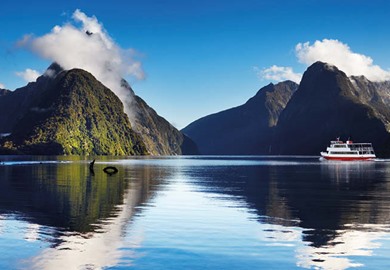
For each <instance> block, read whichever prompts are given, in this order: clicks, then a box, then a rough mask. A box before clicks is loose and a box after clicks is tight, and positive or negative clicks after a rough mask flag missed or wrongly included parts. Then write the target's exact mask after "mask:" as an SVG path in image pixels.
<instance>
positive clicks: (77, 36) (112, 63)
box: [19, 9, 144, 118]
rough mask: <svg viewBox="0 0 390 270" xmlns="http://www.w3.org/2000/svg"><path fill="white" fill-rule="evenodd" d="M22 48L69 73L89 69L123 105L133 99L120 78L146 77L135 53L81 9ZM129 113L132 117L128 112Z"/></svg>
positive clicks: (22, 42) (32, 38) (26, 38)
mask: <svg viewBox="0 0 390 270" xmlns="http://www.w3.org/2000/svg"><path fill="white" fill-rule="evenodd" d="M19 46H23V47H27V48H29V49H30V50H32V51H33V52H35V53H37V54H38V55H39V56H41V57H43V58H45V59H48V60H50V61H53V62H57V63H58V64H59V65H61V66H62V67H63V68H64V69H66V70H69V69H72V68H81V69H84V70H88V71H89V72H91V73H92V74H93V75H94V76H95V77H96V78H97V79H98V80H99V81H101V82H102V83H103V84H104V85H105V86H107V87H108V88H110V89H112V90H113V91H114V92H115V94H116V95H117V96H118V97H119V98H120V99H121V100H122V102H123V103H128V102H129V99H131V96H130V94H129V92H128V91H127V89H126V88H123V87H122V85H121V79H122V78H124V77H126V76H131V77H133V78H136V79H143V78H144V72H143V70H142V68H141V63H140V62H139V61H137V60H135V59H134V50H132V49H122V48H121V47H120V46H119V45H117V44H116V43H115V42H114V40H113V39H112V38H111V37H110V35H109V34H108V33H107V31H106V30H105V29H104V27H103V25H102V24H101V23H100V22H99V21H98V20H97V18H96V17H94V16H92V17H88V16H87V15H86V14H85V13H83V12H81V11H80V10H78V9H77V10H76V11H75V12H74V13H73V16H72V21H71V22H68V23H66V24H64V25H63V26H58V25H57V26H55V27H54V28H53V29H52V30H51V32H50V33H47V34H45V35H43V36H39V37H34V36H31V35H30V36H26V37H24V38H23V40H22V41H20V42H19ZM126 113H127V114H128V115H129V117H130V118H131V115H132V113H131V112H130V111H129V109H128V110H127V112H126Z"/></svg>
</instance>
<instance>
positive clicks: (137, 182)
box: [0, 157, 390, 269]
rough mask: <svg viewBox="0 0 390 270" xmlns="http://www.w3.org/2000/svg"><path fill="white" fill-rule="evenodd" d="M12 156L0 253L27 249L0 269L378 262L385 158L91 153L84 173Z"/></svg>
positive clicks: (388, 182) (80, 162)
mask: <svg viewBox="0 0 390 270" xmlns="http://www.w3.org/2000/svg"><path fill="white" fill-rule="evenodd" d="M18 159H20V157H8V160H4V159H3V160H2V161H3V163H2V164H0V179H1V182H0V185H1V188H0V240H1V239H2V238H4V240H5V242H4V243H6V244H1V242H0V250H4V249H5V248H6V247H9V246H12V240H15V239H16V238H19V240H20V238H22V239H23V241H24V242H23V243H21V244H20V245H21V246H22V247H23V248H25V249H27V250H29V251H26V252H25V255H17V254H15V253H12V252H8V253H6V254H5V255H0V258H1V257H2V256H5V257H3V258H1V259H2V261H4V260H7V259H10V258H11V259H13V260H8V264H3V265H2V264H1V263H0V266H3V267H1V268H7V267H8V268H18V267H21V268H23V267H26V265H27V266H28V268H32V269H61V268H63V269H80V268H86V269H101V268H106V267H110V268H113V269H116V268H118V269H124V268H129V267H131V268H135V269H137V267H139V268H140V269H155V268H156V267H158V266H160V267H161V266H162V265H164V267H166V268H167V269H179V268H183V267H187V268H190V269H204V268H208V269H215V268H216V267H220V268H223V269H237V268H243V269H246V268H248V267H252V268H253V267H263V268H272V267H281V268H283V267H284V268H288V269H291V268H319V269H347V268H350V267H356V266H367V267H371V268H385V266H386V260H385V259H386V256H385V255H383V254H387V253H388V252H389V251H390V250H389V249H390V248H389V245H390V237H389V235H390V226H389V221H390V214H389V213H390V211H389V210H390V204H389V201H390V163H388V162H341V163H340V162H328V161H325V162H320V161H318V159H317V158H302V157H169V158H150V157H144V158H125V159H121V158H109V157H105V158H103V157H102V158H100V159H98V160H97V161H96V163H95V174H94V175H93V174H91V172H90V171H89V167H88V162H89V161H88V160H87V159H85V158H81V157H58V158H57V159H54V160H53V157H23V158H22V159H23V160H18ZM105 166H116V167H118V169H119V173H118V174H114V175H111V176H109V175H107V174H105V173H103V171H102V169H103V168H104V167H105ZM15 222H16V223H15ZM14 223H15V224H16V225H17V226H16V227H15V228H17V229H13V231H12V233H11V232H10V229H9V228H11V226H13V224H14ZM7 228H8V229H7ZM15 234H16V236H15ZM26 242H27V243H28V244H27V245H26ZM15 243H16V241H15ZM34 243H36V244H35V245H34ZM15 245H16V244H15ZM273 254H274V255H273ZM6 256H8V257H6ZM18 256H19V257H18ZM15 258H16V259H15ZM12 261H14V262H12ZM15 265H17V266H18V267H16V266H15ZM65 266H66V267H65Z"/></svg>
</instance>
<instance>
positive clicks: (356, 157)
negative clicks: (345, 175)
mask: <svg viewBox="0 0 390 270" xmlns="http://www.w3.org/2000/svg"><path fill="white" fill-rule="evenodd" d="M321 156H322V157H323V158H325V159H327V160H342V161H353V160H373V159H375V158H376V156H375V155H373V154H365V155H356V154H351V155H345V154H342V155H337V154H328V153H326V152H321Z"/></svg>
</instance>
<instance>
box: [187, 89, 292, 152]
mask: <svg viewBox="0 0 390 270" xmlns="http://www.w3.org/2000/svg"><path fill="white" fill-rule="evenodd" d="M297 88H298V85H297V84H296V83H294V82H292V81H286V82H282V83H278V84H276V85H274V84H269V85H267V86H265V87H263V88H262V89H260V90H259V91H258V92H257V94H256V95H255V96H254V97H252V98H251V99H249V100H248V101H247V102H246V103H245V104H243V105H241V106H238V107H235V108H232V109H228V110H225V111H222V112H219V113H216V114H212V115H209V116H206V117H203V118H201V119H199V120H196V121H195V122H193V123H191V124H190V125H188V126H187V127H185V128H184V129H183V130H182V131H183V133H184V134H187V135H188V136H189V137H190V138H191V139H193V140H194V141H195V143H196V144H197V146H198V149H199V152H200V154H205V155H211V154H224V155H244V154H268V153H270V151H271V149H270V147H271V141H272V137H273V133H274V128H275V126H276V125H277V122H278V119H279V115H280V113H281V111H282V110H283V109H284V107H285V106H286V104H287V102H288V101H289V99H290V97H291V96H292V94H293V93H294V92H295V90H296V89H297Z"/></svg>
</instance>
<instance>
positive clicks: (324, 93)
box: [272, 62, 390, 155]
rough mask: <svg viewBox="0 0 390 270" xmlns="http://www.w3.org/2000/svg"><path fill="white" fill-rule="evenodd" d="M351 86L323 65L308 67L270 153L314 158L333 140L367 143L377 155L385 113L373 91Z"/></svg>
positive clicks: (382, 139)
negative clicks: (311, 156)
mask: <svg viewBox="0 0 390 270" xmlns="http://www.w3.org/2000/svg"><path fill="white" fill-rule="evenodd" d="M356 81H357V79H356V78H355V79H352V80H351V79H350V78H348V77H347V76H346V74H345V73H344V72H342V71H340V70H339V69H337V68H336V67H335V66H332V65H329V64H326V63H322V62H317V63H314V64H313V65H312V66H310V67H309V68H308V69H307V71H306V72H305V73H304V75H303V78H302V81H301V84H300V85H299V88H298V90H297V91H296V92H295V93H294V95H293V96H292V98H291V100H290V101H289V103H288V105H287V106H286V108H285V109H284V110H283V112H282V113H281V115H280V118H279V123H278V126H277V129H276V134H275V138H274V142H273V147H272V149H273V154H291V155H297V154H298V155H319V153H320V151H323V150H325V148H326V146H327V145H328V144H329V141H330V140H331V139H335V138H336V137H341V138H344V139H345V140H346V139H347V138H348V137H350V139H352V140H355V141H359V142H372V143H373V146H374V148H375V149H376V151H377V153H379V154H380V152H381V150H383V147H384V145H385V144H386V141H388V140H389V133H388V130H387V127H386V122H385V121H386V119H389V120H390V117H389V116H390V111H389V109H388V107H387V106H386V105H385V104H384V103H383V100H382V99H381V98H380V95H379V94H378V93H377V92H376V91H374V90H373V89H370V88H368V87H356V84H357V83H356ZM358 83H361V80H358ZM382 154H383V153H382Z"/></svg>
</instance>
